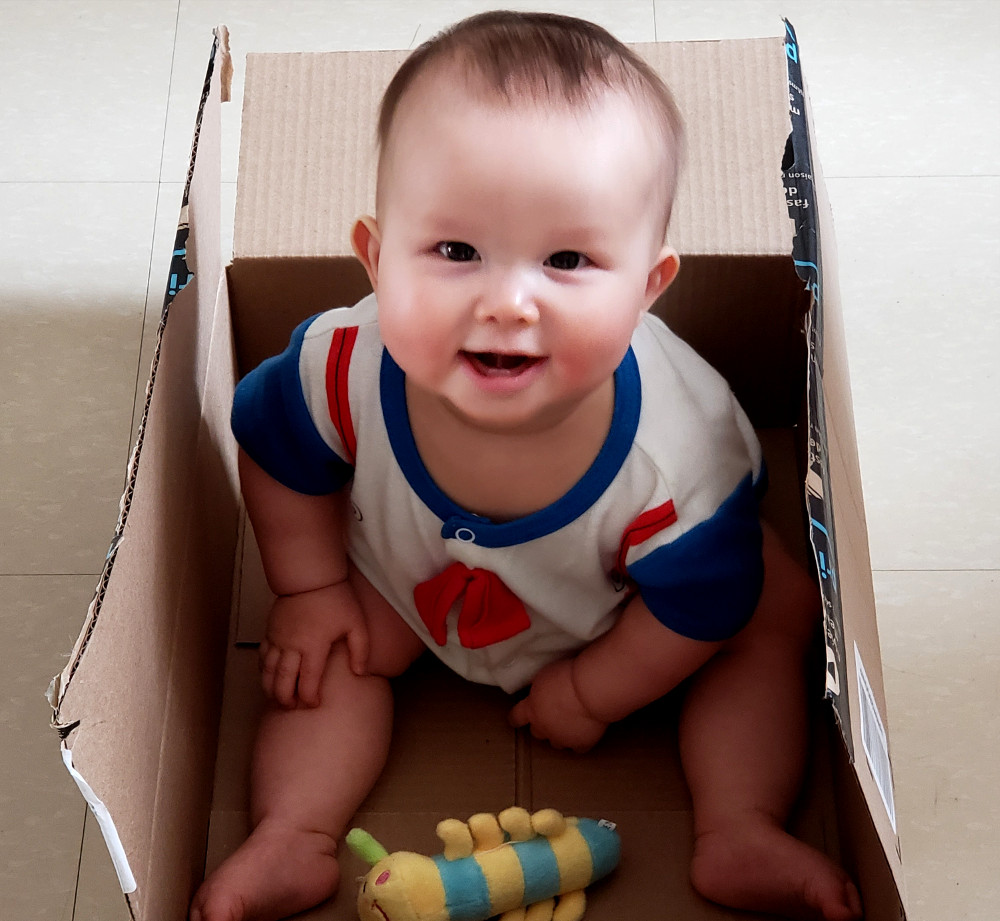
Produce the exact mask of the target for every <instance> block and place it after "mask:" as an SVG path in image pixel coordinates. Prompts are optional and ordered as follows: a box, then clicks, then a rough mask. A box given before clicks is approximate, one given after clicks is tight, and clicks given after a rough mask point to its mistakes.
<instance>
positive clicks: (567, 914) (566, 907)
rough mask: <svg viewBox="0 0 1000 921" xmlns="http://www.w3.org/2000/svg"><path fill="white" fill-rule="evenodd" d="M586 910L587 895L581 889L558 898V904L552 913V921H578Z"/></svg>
mask: <svg viewBox="0 0 1000 921" xmlns="http://www.w3.org/2000/svg"><path fill="white" fill-rule="evenodd" d="M586 910H587V895H586V893H585V892H584V891H583V890H582V889H577V891H576V892H567V893H565V894H564V895H561V896H559V904H558V905H556V910H555V911H554V912H552V921H580V919H581V918H582V917H583V913H584V912H585V911H586Z"/></svg>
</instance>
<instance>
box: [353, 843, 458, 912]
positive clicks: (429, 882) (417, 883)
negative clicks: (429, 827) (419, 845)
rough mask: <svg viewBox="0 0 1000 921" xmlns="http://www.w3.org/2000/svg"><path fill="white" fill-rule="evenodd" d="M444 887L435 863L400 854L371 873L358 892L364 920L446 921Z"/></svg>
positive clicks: (418, 856) (384, 861) (385, 860)
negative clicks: (439, 920) (438, 920)
mask: <svg viewBox="0 0 1000 921" xmlns="http://www.w3.org/2000/svg"><path fill="white" fill-rule="evenodd" d="M444 904H445V900H444V888H443V887H442V885H441V874H440V873H439V872H438V869H437V867H436V866H435V864H434V861H433V860H431V858H429V857H424V856H423V855H421V854H411V853H409V852H407V851H398V852H396V853H395V854H391V855H390V856H388V857H385V858H383V859H382V860H380V861H379V862H378V863H376V864H375V866H374V867H372V869H371V870H369V871H368V874H367V875H366V876H365V878H364V881H363V882H362V885H361V891H360V892H359V893H358V917H359V918H361V921H437V919H441V921H446V919H447V914H445V913H443V910H444Z"/></svg>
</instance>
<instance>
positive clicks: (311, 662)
mask: <svg viewBox="0 0 1000 921" xmlns="http://www.w3.org/2000/svg"><path fill="white" fill-rule="evenodd" d="M326 663H327V658H326V657H325V656H322V655H319V656H317V655H311V656H310V655H307V656H303V657H302V660H301V664H300V666H299V680H298V691H299V701H300V702H301V703H303V704H305V705H306V706H307V707H318V706H319V705H320V686H321V684H322V682H323V672H324V671H325V669H326Z"/></svg>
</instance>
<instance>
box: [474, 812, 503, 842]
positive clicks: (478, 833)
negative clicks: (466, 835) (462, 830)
mask: <svg viewBox="0 0 1000 921" xmlns="http://www.w3.org/2000/svg"><path fill="white" fill-rule="evenodd" d="M469 831H470V832H472V841H473V845H474V849H475V850H477V851H490V850H492V849H493V848H495V847H500V845H501V844H503V843H504V833H503V829H502V828H501V827H500V823H499V822H498V821H497V817H496V816H495V815H492V814H491V813H489V812H477V813H476V814H475V815H474V816H471V817H470V818H469Z"/></svg>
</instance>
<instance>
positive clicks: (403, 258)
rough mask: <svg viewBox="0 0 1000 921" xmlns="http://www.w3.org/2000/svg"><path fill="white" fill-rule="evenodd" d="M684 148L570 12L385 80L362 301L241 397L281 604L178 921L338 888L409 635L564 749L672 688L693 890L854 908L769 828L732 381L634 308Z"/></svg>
mask: <svg viewBox="0 0 1000 921" xmlns="http://www.w3.org/2000/svg"><path fill="white" fill-rule="evenodd" d="M680 135H681V126H680V120H679V117H678V115H677V111H676V109H675V106H674V104H673V102H672V101H671V98H670V95H669V93H668V91H667V90H666V88H665V87H664V86H663V84H662V83H661V81H660V80H659V78H658V77H657V76H656V75H655V73H654V72H653V71H652V70H651V69H650V68H649V67H648V66H647V65H646V64H645V63H644V62H643V61H642V60H641V59H639V58H638V57H636V56H635V55H634V54H633V53H632V52H631V51H630V50H629V49H627V48H626V47H624V46H623V45H622V44H621V43H619V42H618V41H616V40H615V39H614V38H612V37H611V36H610V35H609V34H608V33H606V32H605V31H603V30H602V29H600V28H598V27H596V26H593V25H591V24H589V23H585V22H581V21H579V20H575V19H568V18H565V17H558V16H550V15H542V14H514V13H489V14H484V15H482V16H477V17H473V18H472V19H469V20H466V21H464V22H462V23H459V24H458V25H457V26H455V27H453V28H451V29H449V30H447V31H446V32H444V33H443V34H442V35H440V36H438V37H437V38H435V39H433V40H431V41H430V42H428V43H426V44H425V45H423V46H422V47H421V48H419V49H418V50H417V51H416V52H415V53H414V54H413V55H412V56H411V57H410V58H409V59H408V60H407V61H406V62H405V63H404V64H403V66H402V67H401V68H400V70H399V72H398V73H397V74H396V76H395V78H394V79H393V81H392V83H391V84H390V86H389V88H388V90H387V91H386V94H385V97H384V99H383V103H382V109H381V117H380V122H379V141H380V160H379V170H378V186H377V198H376V214H375V217H363V218H361V219H360V220H358V222H357V223H356V225H355V227H354V229H353V232H352V242H353V246H354V250H355V252H356V254H357V256H358V258H359V259H360V260H361V262H362V264H363V265H364V267H365V269H366V270H367V272H368V277H369V278H370V280H371V285H372V289H373V292H374V293H373V294H372V295H371V296H369V297H368V298H366V299H364V300H363V301H361V302H360V303H359V304H357V305H356V306H354V307H351V308H345V309H338V310H332V311H329V312H327V313H325V314H322V315H320V316H318V317H315V318H313V319H312V320H309V321H307V322H306V323H303V324H302V325H301V326H300V327H299V328H298V329H297V330H296V331H295V333H294V334H293V337H292V342H291V344H290V346H289V348H288V349H287V350H286V351H285V352H284V353H283V354H282V355H280V356H277V357H276V358H272V359H270V360H268V361H267V362H265V363H264V364H262V365H261V366H260V367H259V368H258V369H256V370H255V371H254V372H252V373H251V374H250V375H248V377H247V378H246V379H244V381H243V382H241V384H240V387H239V388H238V391H237V395H236V399H235V405H234V410H233V427H234V432H235V434H236V437H237V439H238V440H239V442H240V445H241V455H240V473H241V479H242V487H243V492H244V496H245V500H246V505H247V509H248V512H249V515H250V518H251V521H252V523H253V527H254V531H255V533H256V535H257V540H258V543H259V545H260V551H261V555H262V559H263V563H264V568H265V571H266V574H267V577H268V581H269V583H270V585H271V588H272V589H273V590H274V593H275V594H276V595H277V596H278V597H277V600H276V601H275V604H274V607H273V609H272V611H271V614H270V618H269V622H268V628H267V636H266V640H265V641H264V643H263V644H262V646H261V667H262V673H263V684H264V690H265V692H266V694H267V696H268V697H269V698H270V700H271V705H270V707H269V709H268V710H267V712H266V713H265V715H264V717H263V720H262V723H261V725H260V728H259V731H258V737H257V745H256V750H255V754H254V761H253V769H252V803H251V812H252V821H253V825H254V830H253V832H252V834H251V836H250V837H249V839H248V840H247V841H246V842H245V843H244V844H243V846H242V847H241V848H240V849H239V850H238V851H237V852H236V853H234V854H233V855H232V856H231V857H230V858H229V859H228V860H227V861H226V862H225V863H223V864H222V866H221V867H220V868H219V869H218V870H217V871H216V872H215V873H213V874H212V875H211V876H210V877H209V879H208V880H207V881H206V882H205V883H204V884H203V886H202V888H201V889H200V890H199V892H198V894H197V896H196V897H195V900H194V902H193V905H192V909H191V919H192V921H237V919H274V918H279V917H284V916H286V915H289V914H292V913H294V912H296V911H299V910H302V909H304V908H306V907H308V906H310V905H313V904H315V903H318V902H320V901H322V900H323V899H325V898H326V897H328V896H329V895H331V894H332V893H333V892H334V891H335V890H336V888H337V886H338V883H339V875H340V874H339V869H338V863H337V843H338V840H339V839H340V837H341V836H342V834H343V832H344V831H345V829H346V827H347V825H348V823H349V822H350V820H351V818H352V816H353V814H354V812H355V810H356V809H357V808H358V806H359V805H360V804H361V802H362V801H363V800H364V798H365V796H366V795H367V794H368V792H369V790H370V789H371V787H372V786H373V784H374V783H375V781H376V779H377V777H378V776H379V773H380V771H381V769H382V767H383V765H384V763H385V760H386V758H387V756H388V752H389V737H390V730H391V723H392V695H391V690H390V685H389V680H388V679H390V678H392V677H394V676H397V675H399V674H401V673H402V672H403V671H405V670H406V668H407V667H408V666H409V665H410V664H411V663H412V662H413V661H414V660H415V659H416V658H417V657H418V656H419V655H420V654H421V652H423V651H424V650H425V649H426V648H428V647H429V648H430V649H431V650H433V651H434V652H435V653H436V654H437V655H438V656H439V657H440V658H441V659H442V660H443V661H444V662H445V663H446V664H447V665H448V666H450V667H451V668H452V669H454V670H455V671H457V672H459V673H460V674H462V675H464V676H465V677H467V678H469V679H470V680H473V681H478V682H488V683H491V684H496V685H499V686H501V687H502V688H504V689H506V690H507V691H511V692H513V691H517V690H519V689H521V688H528V689H529V690H528V693H527V696H526V697H524V699H523V700H521V702H520V703H518V704H517V705H516V706H514V708H513V710H512V711H511V720H512V722H513V724H514V725H515V726H525V727H528V728H529V729H530V731H531V733H532V734H533V735H534V736H536V737H538V738H540V739H547V740H548V741H549V742H551V744H553V745H554V746H557V747H564V748H571V749H574V750H576V751H580V752H582V751H586V750H587V749H589V748H590V747H592V746H593V745H594V744H595V743H597V741H598V740H599V739H600V738H601V736H602V735H603V734H604V732H605V729H606V728H607V726H608V725H609V724H610V723H612V722H615V721H617V720H620V719H622V718H623V717H625V716H627V715H628V714H630V713H632V712H634V711H636V710H637V709H639V708H640V707H643V706H645V705H646V704H649V703H650V702H652V701H654V700H656V699H658V698H659V697H661V696H663V695H664V694H666V693H668V692H669V691H671V690H672V689H673V688H675V687H676V686H677V685H678V684H679V683H680V682H682V681H684V680H685V679H686V678H688V677H689V676H692V675H694V676H695V677H694V680H693V682H692V685H691V689H690V691H689V693H688V696H687V698H686V702H685V709H684V714H683V718H682V723H681V751H682V757H683V763H684V768H685V772H686V775H687V778H688V781H689V785H690V788H691V794H692V798H693V803H694V817H695V833H696V843H695V851H694V856H693V861H692V866H691V877H692V881H693V884H694V886H695V887H696V888H697V889H698V890H699V891H700V892H701V893H702V894H703V895H705V896H706V897H707V898H709V899H713V900H715V901H718V902H721V903H724V904H726V905H731V906H735V907H739V908H747V909H755V910H761V911H773V912H777V913H780V914H784V915H787V916H789V917H793V918H822V919H828V921H840V919H851V918H857V917H860V913H861V906H860V899H859V896H858V893H857V890H856V889H855V887H854V886H853V884H852V883H851V882H850V880H849V879H848V878H847V876H846V875H845V874H844V873H843V872H842V871H841V870H840V869H839V868H837V867H836V866H834V865H833V864H832V863H831V862H830V861H829V860H828V859H827V858H826V857H825V856H823V855H822V854H820V853H819V852H817V851H815V850H813V849H811V848H809V847H807V846H806V845H805V844H803V843H801V842H799V841H797V840H796V839H794V838H793V837H791V836H790V835H788V834H787V833H786V832H785V830H784V824H785V822H786V820H787V818H788V814H789V812H790V810H791V807H792V804H793V802H794V800H795V798H796V796H797V793H798V790H799V785H800V782H801V776H802V771H803V764H804V760H805V749H806V743H805V738H806V730H805V719H806V715H805V712H804V706H805V705H804V702H805V699H806V693H805V688H804V668H803V659H804V656H805V654H806V650H807V647H808V645H809V642H810V638H811V637H812V636H813V632H814V628H815V618H816V614H817V610H818V601H817V597H816V594H815V590H814V587H813V584H812V582H811V580H810V579H809V578H808V577H807V576H806V575H805V573H803V572H802V571H801V570H800V569H799V568H798V567H797V565H796V564H795V563H794V562H792V560H791V558H790V557H789V556H788V555H787V553H786V552H785V551H784V550H783V549H782V547H781V546H780V544H779V543H778V541H777V539H776V538H775V537H774V536H773V534H772V532H771V531H770V529H768V528H767V527H766V526H764V527H763V529H762V527H761V525H760V523H759V519H758V513H757V494H758V493H759V492H760V490H761V488H762V482H763V469H762V463H761V455H760V448H759V445H758V443H757V440H756V438H755V436H754V433H753V430H752V428H751V426H750V424H749V422H748V421H747V419H746V417H745V416H744V414H743V412H742V411H741V410H740V408H739V406H738V405H737V404H736V402H735V399H734V398H733V396H732V394H731V393H730V391H729V388H728V387H727V385H726V384H725V382H724V381H723V380H722V378H721V377H720V376H719V375H718V374H717V373H716V372H715V371H714V370H712V369H711V368H710V367H709V366H708V365H707V364H705V363H704V362H703V361H702V360H701V359H700V358H698V357H697V356H696V355H695V354H694V352H693V351H692V350H691V349H690V348H689V347H687V346H686V345H685V344H684V343H682V342H681V341H680V340H679V339H678V338H677V337H675V336H674V335H673V334H672V333H671V332H670V331H669V330H668V329H667V328H666V327H665V326H664V325H663V324H662V323H661V322H660V321H659V320H657V319H655V318H653V317H652V316H651V315H650V314H649V312H648V311H649V308H650V307H651V306H652V304H653V303H654V301H656V299H657V298H658V297H659V295H660V294H662V293H663V291H664V290H665V289H666V288H667V286H668V285H669V284H670V283H671V282H672V281H673V279H674V276H675V275H676V273H677V270H678V265H679V263H678V257H677V254H676V252H675V251H674V250H673V249H671V248H670V247H669V246H668V245H666V243H665V242H664V240H665V234H666V225H667V220H668V216H669V214H670V208H671V202H672V198H673V194H674V189H675V186H676V177H677V169H678V157H679V148H680V142H681V139H680ZM376 304H377V306H376ZM765 571H766V578H765V576H764V573H765ZM762 586H763V588H762Z"/></svg>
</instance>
